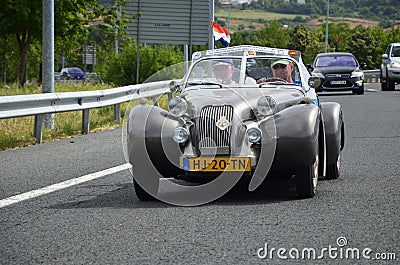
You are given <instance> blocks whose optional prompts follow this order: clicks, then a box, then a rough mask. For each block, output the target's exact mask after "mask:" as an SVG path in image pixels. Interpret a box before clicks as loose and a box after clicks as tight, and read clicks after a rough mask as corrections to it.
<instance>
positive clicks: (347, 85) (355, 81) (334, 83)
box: [317, 77, 364, 91]
mask: <svg viewBox="0 0 400 265" xmlns="http://www.w3.org/2000/svg"><path fill="white" fill-rule="evenodd" d="M363 85H364V80H363V79H361V78H360V77H353V78H340V77H339V78H337V77H328V78H321V86H320V87H319V88H318V89H317V91H348V90H353V89H357V88H360V87H362V86H363Z"/></svg>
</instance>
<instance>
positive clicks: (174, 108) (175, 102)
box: [168, 97, 187, 117]
mask: <svg viewBox="0 0 400 265" xmlns="http://www.w3.org/2000/svg"><path fill="white" fill-rule="evenodd" d="M168 110H169V112H170V113H171V114H172V115H173V116H175V117H181V116H183V115H184V114H185V113H186V111H187V102H186V100H184V99H183V98H181V97H176V98H173V99H171V100H170V101H169V103H168Z"/></svg>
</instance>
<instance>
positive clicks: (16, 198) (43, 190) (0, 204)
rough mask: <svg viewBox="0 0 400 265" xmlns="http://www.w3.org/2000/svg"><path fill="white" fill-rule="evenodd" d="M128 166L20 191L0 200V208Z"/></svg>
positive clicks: (126, 167)
mask: <svg viewBox="0 0 400 265" xmlns="http://www.w3.org/2000/svg"><path fill="white" fill-rule="evenodd" d="M129 168H131V164H129V163H126V164H122V165H120V166H116V167H112V168H108V169H105V170H102V171H99V172H95V173H92V174H88V175H85V176H82V177H78V178H74V179H70V180H66V181H63V182H60V183H57V184H53V185H50V186H47V187H44V188H40V189H37V190H32V191H28V192H25V193H21V194H18V195H15V196H12V197H9V198H6V199H2V200H0V208H3V207H6V206H9V205H11V204H14V203H18V202H22V201H25V200H29V199H33V198H36V197H39V196H42V195H45V194H48V193H51V192H54V191H58V190H62V189H65V188H69V187H72V186H75V185H78V184H81V183H84V182H87V181H90V180H94V179H98V178H101V177H104V176H107V175H111V174H114V173H117V172H120V171H123V170H126V169H129Z"/></svg>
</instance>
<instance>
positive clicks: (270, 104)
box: [257, 96, 276, 116]
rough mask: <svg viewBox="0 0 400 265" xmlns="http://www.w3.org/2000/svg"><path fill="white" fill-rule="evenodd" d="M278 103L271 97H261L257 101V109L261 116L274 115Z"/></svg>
mask: <svg viewBox="0 0 400 265" xmlns="http://www.w3.org/2000/svg"><path fill="white" fill-rule="evenodd" d="M275 107H276V101H275V99H273V98H271V97H270V96H264V97H261V98H260V99H259V100H258V101H257V109H258V112H259V113H260V114H261V115H265V116H267V115H272V114H274V112H275Z"/></svg>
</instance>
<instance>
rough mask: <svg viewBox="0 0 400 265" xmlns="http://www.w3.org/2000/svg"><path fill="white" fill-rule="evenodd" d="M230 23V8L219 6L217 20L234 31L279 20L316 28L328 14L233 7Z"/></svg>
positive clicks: (337, 20)
mask: <svg viewBox="0 0 400 265" xmlns="http://www.w3.org/2000/svg"><path fill="white" fill-rule="evenodd" d="M230 19H231V20H230V25H228V9H227V8H218V9H217V10H216V12H215V20H216V21H217V22H218V23H220V24H221V25H222V26H224V27H230V30H231V31H232V32H235V31H237V30H259V29H260V28H262V27H263V26H264V25H265V23H266V22H268V21H271V20H277V21H279V22H281V23H282V24H283V25H288V26H289V27H294V25H296V24H305V25H306V26H307V27H310V28H316V27H321V26H324V25H325V21H326V16H315V15H314V16H306V15H296V14H282V13H272V12H265V11H261V10H239V9H231V13H230ZM329 22H330V23H331V22H334V23H340V22H344V23H347V24H349V25H350V26H351V27H356V26H359V25H361V26H365V27H375V26H379V25H380V22H379V21H376V20H366V19H361V18H352V17H333V16H329Z"/></svg>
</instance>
